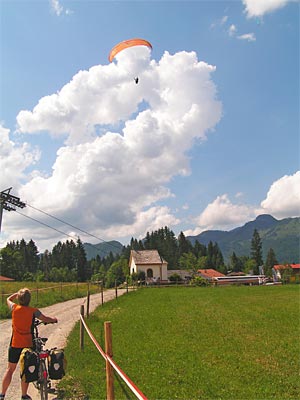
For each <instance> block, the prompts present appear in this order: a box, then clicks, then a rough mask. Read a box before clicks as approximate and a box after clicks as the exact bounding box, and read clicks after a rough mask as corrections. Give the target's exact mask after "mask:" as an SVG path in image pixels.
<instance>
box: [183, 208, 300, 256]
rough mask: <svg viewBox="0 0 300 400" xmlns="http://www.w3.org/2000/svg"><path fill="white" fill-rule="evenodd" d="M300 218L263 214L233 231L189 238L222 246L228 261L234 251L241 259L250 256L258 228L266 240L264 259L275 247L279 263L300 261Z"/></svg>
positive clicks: (209, 232) (191, 240)
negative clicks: (252, 241)
mask: <svg viewBox="0 0 300 400" xmlns="http://www.w3.org/2000/svg"><path fill="white" fill-rule="evenodd" d="M299 223H300V218H298V217H297V218H285V219H282V220H277V219H276V218H274V217H272V216H271V215H268V214H263V215H259V216H258V217H257V218H256V219H255V220H254V221H250V222H247V223H246V224H245V225H243V226H241V227H238V228H235V229H232V230H230V231H219V230H209V231H204V232H202V233H200V234H199V235H197V236H188V237H187V239H189V240H190V242H191V243H192V244H194V243H195V241H196V240H198V241H199V242H200V243H202V244H205V245H206V246H207V245H208V243H209V242H210V241H212V242H213V243H214V242H216V243H218V246H219V247H220V250H221V251H222V254H223V257H224V260H225V262H227V261H228V259H229V257H230V255H231V254H232V252H235V254H236V255H237V256H243V255H245V256H250V253H251V240H252V236H253V232H254V229H257V231H258V233H259V236H260V238H261V241H262V251H263V259H264V260H265V259H266V256H267V254H268V251H269V249H270V248H272V249H273V250H274V252H275V255H276V258H277V261H278V262H279V263H297V262H299V238H300V229H299V227H300V225H299Z"/></svg>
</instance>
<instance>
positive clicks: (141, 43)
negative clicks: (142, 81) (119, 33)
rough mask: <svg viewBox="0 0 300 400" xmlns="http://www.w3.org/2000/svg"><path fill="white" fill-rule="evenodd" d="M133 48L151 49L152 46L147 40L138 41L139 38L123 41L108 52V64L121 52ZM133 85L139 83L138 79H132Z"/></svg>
mask: <svg viewBox="0 0 300 400" xmlns="http://www.w3.org/2000/svg"><path fill="white" fill-rule="evenodd" d="M133 46H147V47H149V49H152V44H151V43H150V42H148V40H145V39H140V38H135V39H128V40H124V41H123V42H120V43H118V44H116V45H115V46H114V47H113V48H112V49H111V51H110V53H109V55H108V60H109V62H112V60H113V59H114V57H115V56H116V55H117V54H118V53H119V52H120V51H122V50H124V49H127V48H128V47H133ZM134 81H135V83H138V82H139V78H138V77H136V78H134Z"/></svg>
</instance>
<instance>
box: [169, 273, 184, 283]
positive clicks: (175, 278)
mask: <svg viewBox="0 0 300 400" xmlns="http://www.w3.org/2000/svg"><path fill="white" fill-rule="evenodd" d="M169 280H170V281H171V282H182V278H181V276H180V275H179V274H176V273H174V274H172V275H170V276H169Z"/></svg>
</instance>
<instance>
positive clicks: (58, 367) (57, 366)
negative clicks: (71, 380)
mask: <svg viewBox="0 0 300 400" xmlns="http://www.w3.org/2000/svg"><path fill="white" fill-rule="evenodd" d="M66 364H67V360H66V357H65V354H64V351H63V349H53V350H51V351H50V354H49V358H48V372H49V377H50V379H62V377H63V376H64V375H65V373H66Z"/></svg>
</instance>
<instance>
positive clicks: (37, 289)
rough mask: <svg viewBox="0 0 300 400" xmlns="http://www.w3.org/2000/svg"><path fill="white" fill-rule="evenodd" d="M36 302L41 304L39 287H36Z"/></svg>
mask: <svg viewBox="0 0 300 400" xmlns="http://www.w3.org/2000/svg"><path fill="white" fill-rule="evenodd" d="M36 302H37V303H38V302H39V288H38V285H36Z"/></svg>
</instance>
